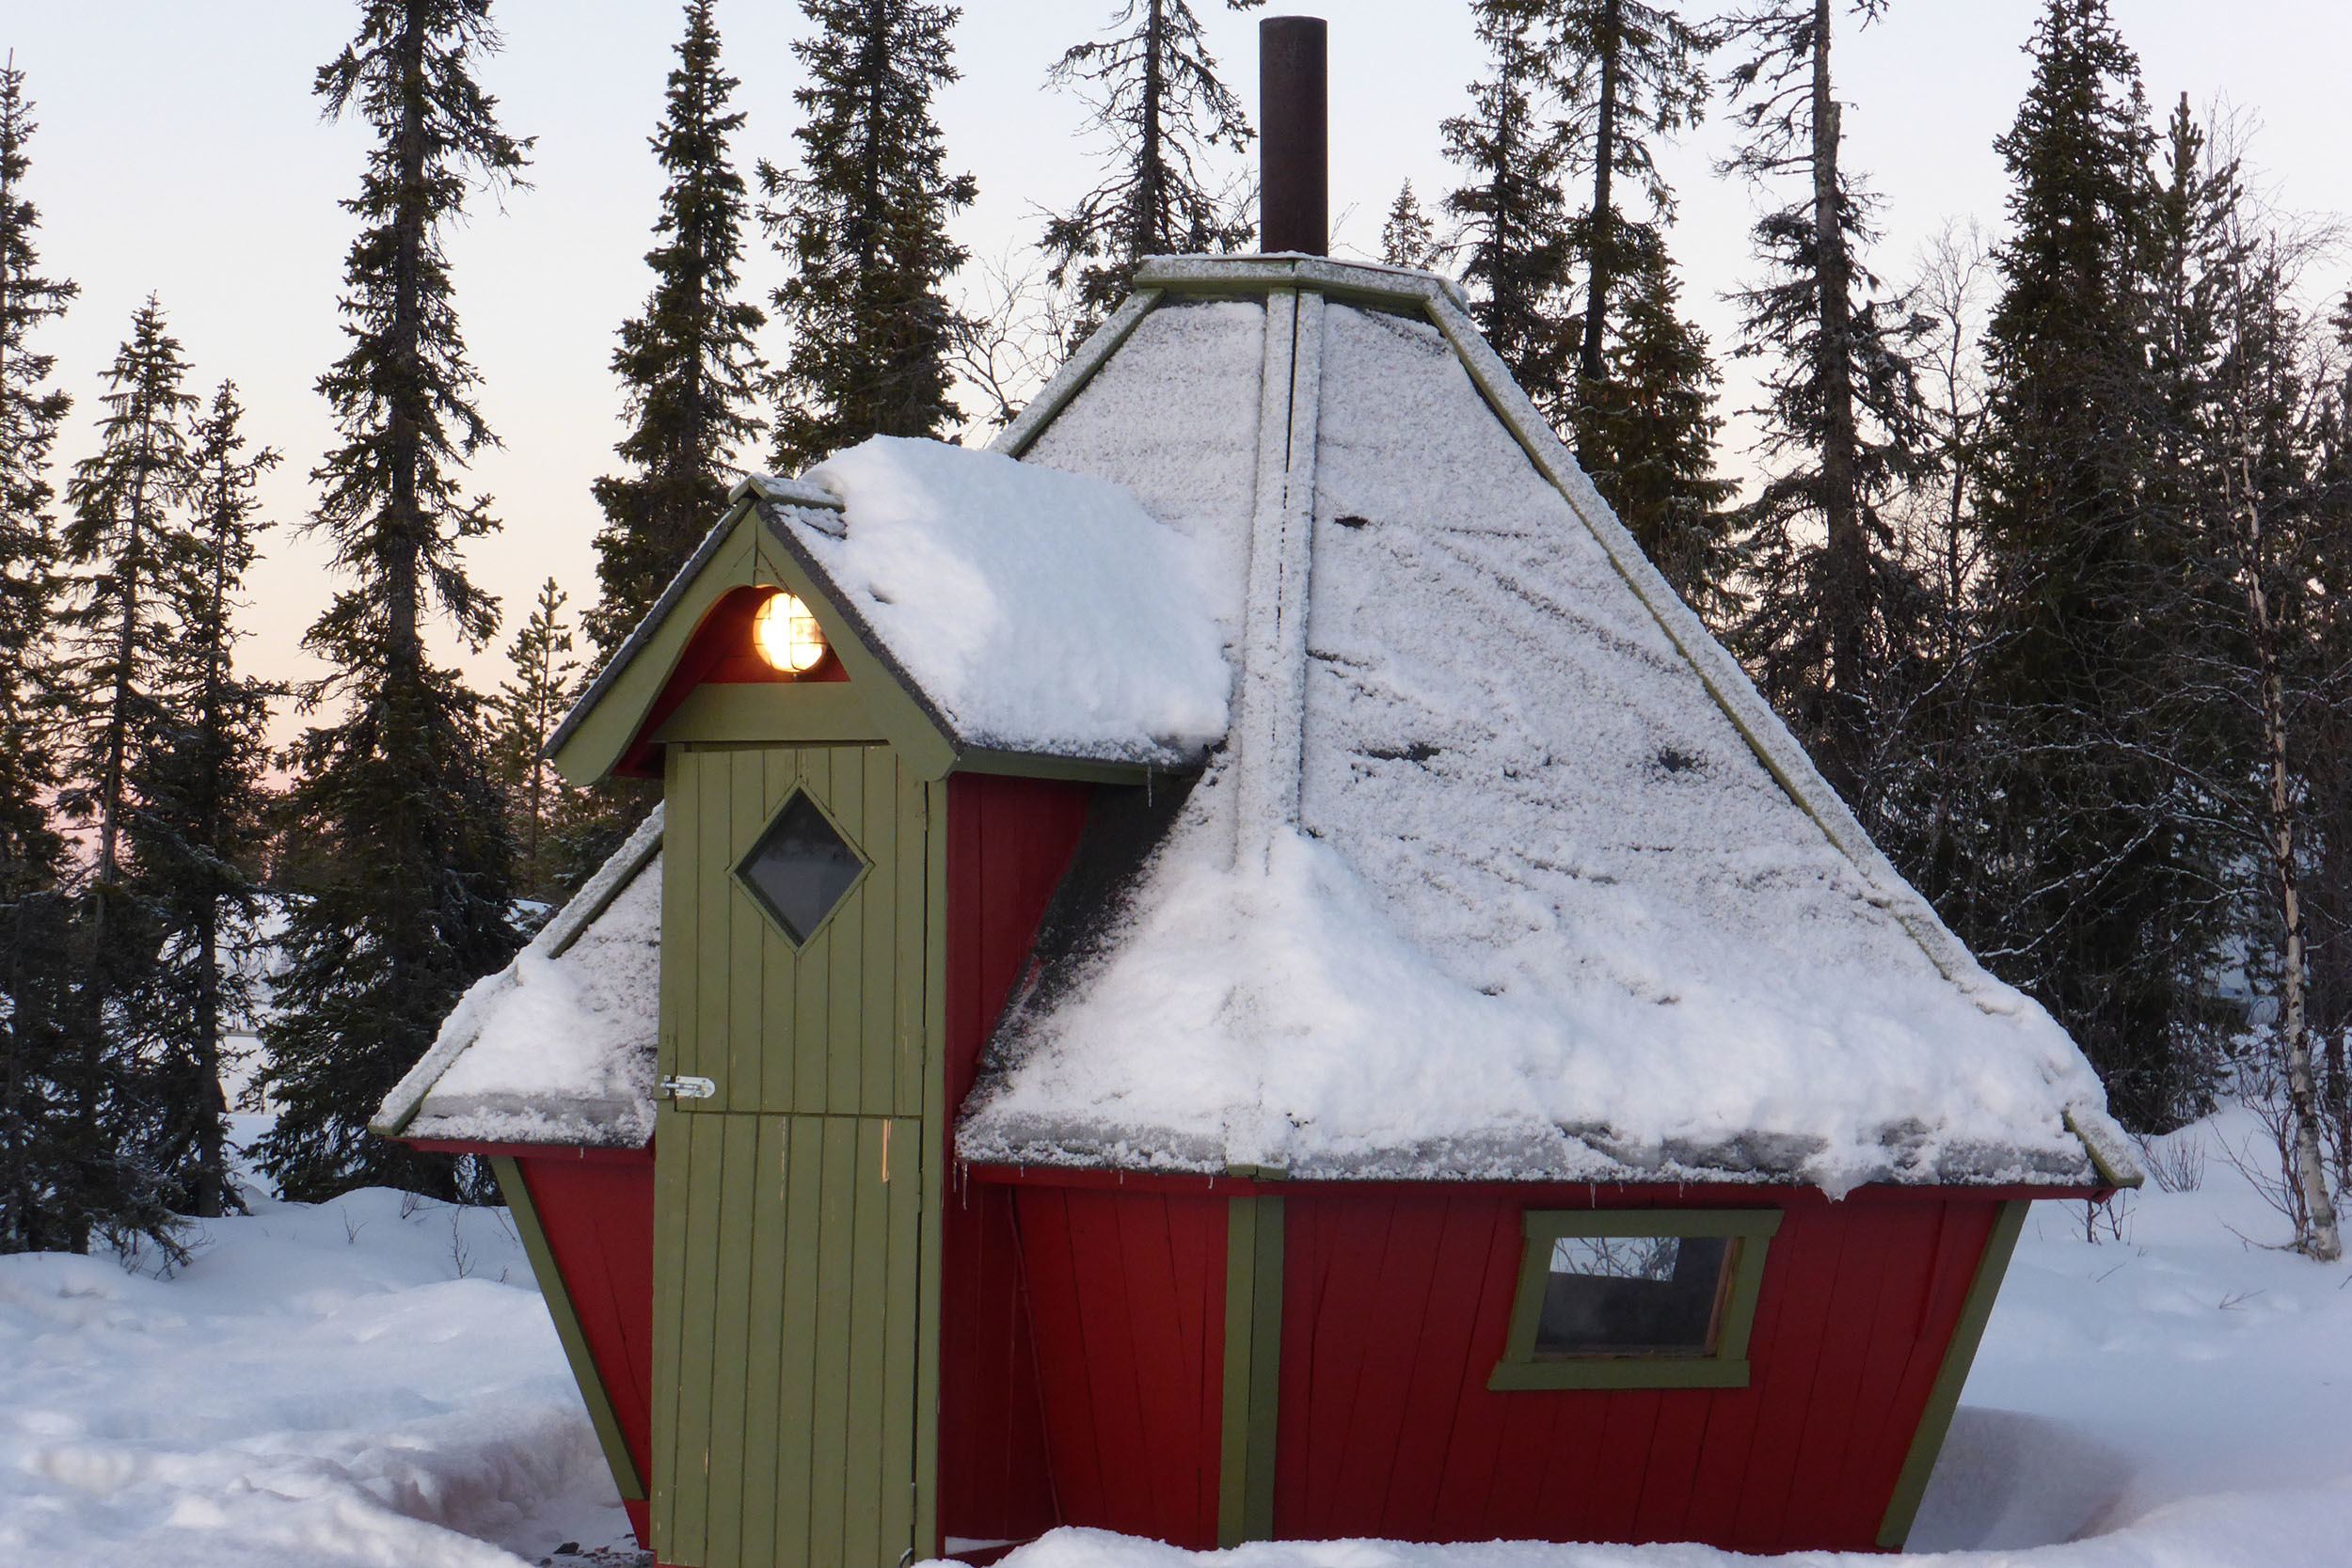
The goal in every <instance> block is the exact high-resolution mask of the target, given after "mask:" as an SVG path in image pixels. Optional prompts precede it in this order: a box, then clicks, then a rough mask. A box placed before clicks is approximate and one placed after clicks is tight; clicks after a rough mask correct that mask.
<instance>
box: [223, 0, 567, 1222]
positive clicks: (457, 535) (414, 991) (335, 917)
mask: <svg viewBox="0 0 2352 1568" xmlns="http://www.w3.org/2000/svg"><path fill="white" fill-rule="evenodd" d="M499 42H500V40H499V35H498V32H497V29H496V28H495V26H494V25H493V24H492V23H491V20H490V6H489V0H363V4H362V5H361V7H360V21H359V30H358V37H357V38H356V39H355V40H354V41H353V42H352V43H351V44H350V45H349V46H348V47H346V48H345V49H344V50H343V51H342V53H340V54H339V55H336V57H335V58H334V59H332V60H330V61H328V62H327V63H326V65H325V66H323V67H321V68H320V70H319V72H318V78H317V84H316V90H317V92H318V94H319V96H320V97H321V98H323V99H324V100H325V101H326V112H327V113H328V115H329V116H331V117H335V118H341V117H342V115H344V114H346V113H352V114H356V115H357V116H358V119H360V121H361V122H362V123H363V124H365V125H366V126H367V128H368V129H369V130H370V131H371V132H373V135H374V137H375V143H374V146H373V149H372V150H370V152H369V154H368V161H367V167H366V171H365V173H364V174H363V176H362V177H361V181H360V186H359V194H358V196H357V197H355V198H351V199H349V200H347V201H346V202H344V203H343V205H344V208H345V210H346V211H348V212H350V213H352V214H354V215H355V216H357V217H358V219H359V222H360V231H359V235H358V239H356V240H355V241H354V242H353V244H352V246H351V250H350V252H349V255H348V258H347V260H346V262H345V272H344V291H343V316H344V332H345V335H346V336H347V337H348V338H349V340H350V348H349V350H348V352H346V353H345V354H344V355H343V356H342V358H341V359H339V360H337V361H336V363H335V364H334V365H333V366H332V367H331V368H330V369H329V370H328V371H327V372H326V374H325V375H323V376H322V377H320V379H319V390H320V392H321V393H322V394H323V395H324V396H325V397H326V401H327V403H328V404H329V406H330V407H331V408H332V409H333V411H334V415H335V420H336V424H337V428H338V430H339V432H340V434H341V436H342V445H341V446H339V447H337V448H336V449H335V450H334V451H330V452H329V453H328V454H327V456H326V461H325V462H324V463H323V464H322V465H321V466H320V467H318V468H317V469H315V470H314V471H313V473H312V478H313V479H314V480H316V481H317V482H318V483H320V484H321V485H322V486H323V493H322V495H321V498H320V500H319V504H318V507H317V510H316V511H315V512H314V513H313V515H312V518H311V522H310V525H309V526H310V528H311V529H312V530H314V531H317V532H319V533H321V534H324V535H325V536H326V538H327V539H328V540H329V541H330V542H331V543H332V544H333V546H334V564H335V567H336V569H337V570H338V571H339V572H340V573H341V574H342V576H343V578H345V581H346V586H344V587H342V589H341V590H340V591H339V592H338V593H337V594H335V597H334V599H333V601H332V603H331V604H330V605H329V606H328V607H327V609H326V612H325V613H324V614H322V615H321V616H320V617H319V619H318V621H317V622H316V623H315V624H314V625H313V626H311V628H310V633H309V636H308V638H307V640H306V645H307V646H308V647H309V648H310V650H311V651H312V652H314V653H315V654H317V655H318V656H319V657H321V658H323V659H325V660H326V662H327V663H328V665H329V666H331V669H332V673H330V674H328V675H327V676H326V677H325V678H324V679H322V680H320V681H318V682H315V683H313V684H312V685H311V686H310V687H309V688H307V689H305V690H304V692H303V693H302V695H303V697H304V699H305V701H306V703H307V704H308V705H310V706H311V707H313V708H329V709H332V710H333V713H334V717H333V719H332V721H330V722H328V723H326V724H323V725H320V726H318V727H315V728H312V729H310V730H309V731H308V732H306V733H305V734H304V735H303V736H301V738H300V739H299V740H298V741H297V742H296V743H295V745H294V749H293V752H292V758H291V760H292V763H293V768H294V789H293V794H292V799H291V800H290V802H289V818H290V827H291V832H293V833H294V835H295V836H297V837H298V838H300V839H301V840H303V841H304V842H305V848H306V851H307V854H308V860H307V863H308V865H309V866H310V868H311V872H310V877H309V879H307V881H306V883H305V884H304V885H302V886H300V887H299V888H297V889H295V890H294V893H295V896H294V897H293V898H292V899H291V901H290V907H289V911H288V918H287V925H286V935H285V958H286V968H285V971H284V973H283V974H282V975H281V976H280V977H279V979H278V986H277V991H276V999H275V1000H276V1010H275V1013H274V1015H273V1017H272V1019H271V1021H270V1022H269V1025H268V1028H267V1031H266V1037H265V1038H266V1047H267V1053H268V1062H267V1066H266V1068H265V1069H264V1070H263V1073H262V1080H261V1082H262V1086H263V1088H264V1089H265V1090H266V1092H267V1093H268V1095H269V1096H270V1098H271V1099H272V1100H273V1101H275V1103H276V1105H277V1108H278V1119H277V1121H276V1124H275V1125H274V1126H273V1127H272V1128H271V1130H270V1132H268V1133H267V1135H266V1136H265V1137H264V1138H263V1139H262V1141H261V1144H260V1146H259V1154H260V1159H261V1163H262V1166H263V1168H264V1169H266V1170H267V1171H268V1172H269V1173H270V1175H272V1176H273V1177H274V1178H276V1179H277V1180H278V1184H279V1186H280V1187H281V1188H282V1189H283V1190H284V1192H285V1193H286V1194H287V1196H292V1197H297V1198H304V1199H310V1198H317V1197H321V1196H327V1195H331V1194H333V1193H337V1192H341V1191H343V1190H345V1189H346V1188H349V1187H353V1186H357V1185H361V1184H364V1183H369V1182H377V1183H384V1184H389V1185H397V1186H405V1187H408V1188H410V1189H412V1190H418V1191H426V1192H433V1193H438V1194H448V1193H450V1192H452V1191H453V1179H452V1173H451V1170H450V1167H449V1164H448V1162H446V1161H444V1160H440V1159H438V1158H436V1157H432V1156H427V1155H422V1154H418V1153H414V1152H412V1151H409V1150H406V1149H404V1148H399V1147H397V1146H394V1145H390V1144H387V1143H384V1142H381V1141H379V1140H377V1139H375V1138H373V1136H371V1135H370V1134H369V1132H367V1120H368V1117H370V1115H372V1114H373V1111H374V1109H375V1107H376V1105H377V1104H378V1103H380V1101H382V1098H383V1096H384V1094H385V1092H386V1091H387V1090H389V1088H390V1087H391V1085H392V1084H393V1083H394V1082H395V1081H396V1080H397V1079H398V1078H399V1076H400V1075H401V1073H403V1072H405V1070H406V1069H408V1067H409V1066H410V1065H411V1064H412V1063H414V1062H415V1061H416V1059H417V1058H418V1057H419V1056H420V1055H421V1054H422V1053H423V1052H424V1050H425V1049H426V1047H427V1046H429V1045H430V1044H431V1043H432V1039H433V1032H434V1030H435V1028H436V1027H437V1025H438V1022H439V1021H440V1019H441V1017H442V1015H443V1014H445V1013H446V1012H447V1011H448V1010H449V1008H450V1006H452V1004H453V1003H454V1002H455V1001H456V999H457V997H458V995H459V994H460V993H461V992H462V991H463V990H465V988H466V987H467V986H469V984H471V983H472V982H473V981H474V980H475V979H476V978H477V977H479V976H480V975H482V974H485V972H487V971H489V970H492V969H495V968H496V967H497V966H498V965H499V964H501V963H502V962H504V961H505V959H506V958H507V957H508V955H509V954H511V953H512V952H513V951H514V948H515V945H516V933H515V929H514V927H513V924H512V921H511V919H510V904H511V890H512V883H511V860H512V845H511V841H510V839H509V837H508V834H507V831H506V825H505V816H504V810H503V806H504V802H503V801H502V800H501V798H500V795H499V790H498V787H497V784H496V783H495V781H493V780H492V779H491V778H490V776H489V769H488V766H487V759H486V758H485V755H484V748H483V746H482V743H481V737H480V731H481V723H480V707H481V704H480V699H479V698H478V697H476V696H475V695H474V694H473V693H472V692H470V691H469V690H468V689H466V688H465V686H464V685H463V684H462V683H461V682H460V680H459V679H458V676H457V675H456V673H455V672H453V671H451V670H447V669H444V668H442V667H440V666H439V665H437V664H436V663H435V662H434V661H433V660H432V659H431V658H430V657H428V655H427V652H426V649H425V645H424V626H425V620H426V617H427V616H428V614H430V613H432V612H434V611H438V612H439V613H440V614H442V615H443V616H445V617H446V618H447V619H448V620H449V622H450V623H451V624H452V625H453V626H454V628H455V630H456V632H457V633H458V635H459V636H460V637H461V638H463V639H464V640H466V641H468V642H469V643H471V644H473V645H475V646H479V645H480V644H481V643H482V642H483V641H485V640H486V639H487V638H488V637H489V636H490V635H491V633H492V632H493V631H494V630H495V628H496V626H497V607H496V604H495V603H494V601H493V600H492V599H491V598H490V597H489V595H487V594H484V593H483V592H482V591H481V590H480V589H478V588H476V587H475V586H474V584H473V583H472V581H471V580H470V579H469V578H468V577H467V575H466V569H465V565H464V562H463V561H462V560H461V558H460V555H459V546H460V544H461V543H462V542H463V541H464V540H466V539H468V538H471V537H474V536H476V535H479V534H482V533H485V532H488V531H491V530H493V529H494V528H496V527H497V524H496V522H495V520H494V519H493V518H492V516H491V515H490V512H489V507H488V502H487V500H486V499H469V498H468V497H466V496H465V495H464V494H463V492H462V490H461V487H460V475H461V473H462V470H463V469H464V467H465V465H466V463H467V462H468V460H469V459H470V458H471V457H472V456H473V455H474V454H475V453H477V452H478V451H481V450H482V449H483V448H484V447H485V446H487V445H489V444H491V442H492V441H493V439H494V437H493V436H492V435H491V432H490V427H489V425H488V423H487V421H486V420H485V419H484V417H483V415H482V412H481V409H480V408H479V406H478V405H477V404H476V403H475V401H474V399H475V388H476V382H477V377H476V373H475V372H474V369H473V367H472V365H471V364H470V363H469V361H468V359H467V357H466V349H465V343H464V340H463V338H462V337H461V335H460V333H459V329H458V319H457V310H456V302H455V293H454V289H453V283H452V279H451V277H450V272H449V266H448V259H447V255H446V253H445V251H444V249H443V237H444V235H445V234H446V232H447V230H448V229H449V227H450V226H451V225H452V224H453V223H454V222H456V221H457V220H458V219H459V218H460V217H461V216H462V214H463V212H464V203H465V198H466V195H467V192H468V189H469V185H470V184H471V183H472V182H475V181H480V182H484V183H486V184H487V185H489V186H491V187H492V188H494V189H495V188H499V187H502V186H507V185H511V184H514V183H516V182H519V178H520V171H521V170H522V168H523V166H524V165H525V164H526V162H527V160H528V155H529V143H528V142H524V141H518V140H516V138H515V137H513V136H510V135H507V134H506V133H505V132H504V131H503V130H501V128H500V126H499V123H498V118H497V113H496V109H497V104H496V101H495V100H494V99H492V98H491V97H490V96H489V95H488V94H486V93H485V92H484V91H483V90H482V88H481V87H480V85H479V84H478V83H477V82H476V81H475V80H474V74H473V73H474V70H475V68H476V66H477V65H478V64H479V63H480V61H481V60H482V59H483V58H484V57H485V56H486V55H490V54H493V53H495V52H496V50H497V49H498V47H499Z"/></svg>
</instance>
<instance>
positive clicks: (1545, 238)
mask: <svg viewBox="0 0 2352 1568" xmlns="http://www.w3.org/2000/svg"><path fill="white" fill-rule="evenodd" d="M1548 11H1549V4H1548V0H1472V5H1471V15H1472V16H1473V17H1474V18H1475V19H1476V24H1477V29H1478V40H1479V41H1480V42H1481V43H1482V44H1484V45H1485V46H1486V52H1487V55H1488V57H1489V62H1490V65H1491V68H1492V70H1491V74H1489V75H1488V76H1487V78H1486V80H1484V81H1480V82H1473V83H1472V84H1470V113H1468V114H1466V115H1457V116H1455V117H1454V118H1453V119H1448V120H1446V121H1445V122H1444V124H1443V126H1442V127H1441V128H1440V129H1441V132H1442V135H1443V136H1444V140H1445V155H1446V158H1447V160H1448V161H1449V162H1451V163H1454V164H1456V165H1458V166H1460V167H1461V168H1462V169H1463V171H1464V181H1463V183H1462V184H1461V185H1459V186H1458V187H1456V188H1455V189H1454V191H1453V192H1451V193H1450V194H1449V195H1448V196H1447V197H1446V203H1445V204H1446V210H1447V211H1448V212H1449V213H1451V214H1453V215H1454V218H1455V220H1456V222H1457V224H1458V226H1459V230H1460V234H1461V241H1460V254H1461V256H1462V281H1463V282H1464V284H1466V285H1467V286H1468V288H1469V289H1470V300H1471V302H1470V314H1471V316H1472V317H1473V318H1474V319H1475V320H1476V321H1477V323H1478V326H1479V330H1480V331H1482V332H1483V333H1485V334H1486V341H1488V342H1489V343H1491V344H1493V345H1494V350H1495V352H1496V353H1497V354H1498V355H1500V356H1502V362H1503V363H1504V364H1505V365H1508V366H1509V367H1510V368H1511V373H1512V374H1513V375H1514V376H1515V377H1517V378H1518V384H1519V386H1520V388H1522V389H1524V390H1525V391H1526V393H1527V395H1528V396H1529V397H1530V398H1532V399H1534V403H1535V406H1536V407H1538V408H1540V409H1542V410H1543V411H1544V413H1545V415H1546V416H1547V417H1549V418H1550V419H1551V420H1553V421H1554V422H1555V423H1565V420H1566V417H1567V414H1568V409H1569V403H1570V398H1571V394H1572V391H1573V383H1574V370H1573V367H1574V363H1575V356H1574V351H1573V341H1574V328H1573V325H1572V324H1571V322H1570V320H1569V304H1568V286H1569V279H1568V271H1569V263H1570V261H1571V258H1572V256H1573V254H1574V239H1573V235H1572V234H1571V227H1572V220H1571V219H1570V216H1569V214H1568V208H1567V202H1566V199H1565V197H1564V196H1563V195H1562V190H1563V186H1564V183H1565V179H1566V176H1567V172H1568V167H1569V156H1570V152H1571V150H1572V138H1571V137H1570V135H1569V132H1568V128H1567V127H1566V126H1565V124H1564V123H1563V122H1562V121H1561V120H1560V119H1558V118H1556V116H1555V115H1554V114H1553V113H1552V111H1553V110H1554V109H1556V107H1557V104H1558V99H1559V95H1560V93H1561V90H1562V79H1561V75H1560V71H1559V58H1558V55H1557V53H1556V49H1555V46H1554V41H1553V40H1552V39H1551V38H1550V37H1549V35H1548V33H1547V30H1546V19H1547V15H1548Z"/></svg>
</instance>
